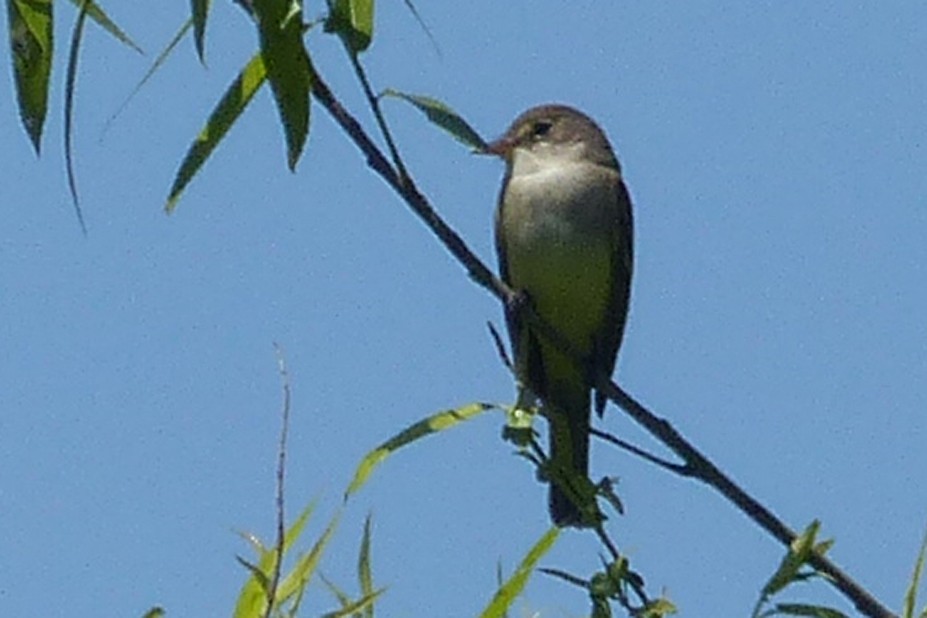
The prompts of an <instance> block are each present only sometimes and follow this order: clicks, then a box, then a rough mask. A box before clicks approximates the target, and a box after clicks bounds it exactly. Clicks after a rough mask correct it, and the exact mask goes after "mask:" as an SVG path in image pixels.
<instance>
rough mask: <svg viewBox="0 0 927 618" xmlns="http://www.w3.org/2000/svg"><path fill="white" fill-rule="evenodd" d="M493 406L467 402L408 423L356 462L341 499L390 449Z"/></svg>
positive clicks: (356, 487) (354, 490)
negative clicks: (404, 427)
mask: <svg viewBox="0 0 927 618" xmlns="http://www.w3.org/2000/svg"><path fill="white" fill-rule="evenodd" d="M493 408H495V406H494V405H492V404H488V403H471V404H469V405H466V406H463V407H460V408H457V409H456V410H445V411H443V412H439V413H437V414H434V415H432V416H429V417H428V418H426V419H424V420H421V421H419V422H417V423H415V424H413V425H410V426H409V427H407V428H406V429H404V430H402V431H401V432H399V433H398V434H396V435H395V436H393V437H392V438H390V439H389V440H387V441H386V442H384V443H383V444H381V445H380V446H378V447H377V448H375V449H373V450H372V451H370V452H369V453H367V454H366V455H365V456H364V458H363V459H362V460H361V463H360V465H358V466H357V470H356V471H355V472H354V478H353V479H351V484H350V485H348V489H347V490H346V491H345V492H344V499H345V500H347V499H348V498H350V497H351V495H352V494H354V493H355V492H357V490H359V489H360V488H361V487H363V486H364V484H365V483H366V482H367V479H368V478H369V477H370V475H371V473H373V470H374V469H375V468H376V467H377V466H378V465H380V463H382V462H383V460H384V459H386V458H387V457H389V456H390V454H392V453H393V452H395V451H398V450H399V449H400V448H402V447H404V446H406V445H407V444H411V443H412V442H415V441H416V440H418V439H420V438H424V437H425V436H430V435H432V434H435V433H437V432H439V431H444V430H445V429H449V428H451V427H453V426H455V425H457V424H458V423H461V422H463V421H468V420H470V419H471V418H473V417H474V416H477V415H478V414H482V413H483V412H486V411H487V410H492V409H493Z"/></svg>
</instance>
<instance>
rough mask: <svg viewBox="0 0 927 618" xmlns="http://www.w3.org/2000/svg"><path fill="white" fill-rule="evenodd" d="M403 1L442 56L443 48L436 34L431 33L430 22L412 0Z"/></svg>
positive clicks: (437, 52)
mask: <svg viewBox="0 0 927 618" xmlns="http://www.w3.org/2000/svg"><path fill="white" fill-rule="evenodd" d="M402 2H403V4H405V5H406V8H407V9H409V12H410V13H412V17H414V18H415V21H416V22H418V25H419V27H420V28H421V29H422V31H423V32H424V33H425V36H427V37H428V40H429V41H431V45H432V46H433V47H434V48H435V53H436V54H438V56H439V57H440V56H441V48H440V47H439V46H438V41H436V40H435V37H434V35H433V34H432V33H431V28H429V27H428V24H426V23H425V20H424V19H422V16H421V15H419V12H418V9H417V8H416V7H415V5H414V4H412V0H402Z"/></svg>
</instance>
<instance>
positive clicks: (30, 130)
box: [6, 0, 54, 155]
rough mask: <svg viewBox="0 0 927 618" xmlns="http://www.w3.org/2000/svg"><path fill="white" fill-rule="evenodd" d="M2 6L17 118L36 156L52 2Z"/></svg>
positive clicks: (15, 1)
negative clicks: (9, 53)
mask: <svg viewBox="0 0 927 618" xmlns="http://www.w3.org/2000/svg"><path fill="white" fill-rule="evenodd" d="M6 7H7V15H8V19H7V22H8V25H9V28H10V50H11V52H12V55H13V74H14V80H15V82H16V96H17V99H18V100H19V117H20V119H22V123H23V127H24V128H25V129H26V133H27V134H28V135H29V139H30V140H31V141H32V147H33V148H34V149H35V154H36V155H38V154H39V153H40V151H41V149H42V128H43V127H44V126H45V115H46V113H47V111H48V80H49V76H50V75H51V65H52V52H53V47H54V31H53V28H52V3H51V0H7V5H6Z"/></svg>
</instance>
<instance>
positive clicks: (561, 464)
mask: <svg viewBox="0 0 927 618" xmlns="http://www.w3.org/2000/svg"><path fill="white" fill-rule="evenodd" d="M551 386H555V388H552V389H550V390H551V392H550V393H549V397H548V403H547V407H548V418H549V429H550V466H551V473H550V497H549V502H548V504H549V507H550V517H551V519H552V520H553V522H554V524H556V525H557V526H560V527H564V526H577V527H579V526H583V525H584V518H583V516H582V513H581V511H580V508H579V507H578V506H577V504H576V500H577V498H580V497H581V496H582V494H583V491H582V490H583V486H582V485H580V484H579V483H577V482H576V479H575V477H577V476H578V477H580V478H583V479H585V478H587V477H588V475H589V414H590V407H591V400H590V395H589V387H588V386H587V385H586V384H585V383H584V382H582V381H579V380H577V381H570V383H569V384H558V385H551Z"/></svg>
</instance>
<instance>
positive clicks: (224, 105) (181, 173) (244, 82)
mask: <svg viewBox="0 0 927 618" xmlns="http://www.w3.org/2000/svg"><path fill="white" fill-rule="evenodd" d="M266 78H267V73H266V71H265V69H264V59H263V57H262V56H261V54H260V53H258V54H256V55H255V56H254V57H252V58H251V60H249V61H248V64H247V65H245V68H243V69H242V70H241V73H239V74H238V77H236V78H235V81H234V82H232V85H231V86H229V88H228V90H226V91H225V94H224V95H222V99H221V100H220V101H219V104H218V105H216V107H215V109H213V111H212V113H211V114H210V115H209V120H207V121H206V126H205V127H203V130H202V131H200V134H199V135H198V136H197V138H196V140H194V142H193V144H192V145H191V146H190V149H189V150H188V151H187V155H186V156H185V157H184V160H183V163H181V164H180V169H179V170H178V171H177V176H176V177H175V178H174V184H173V186H171V191H170V194H169V195H168V197H167V204H166V205H165V207H164V210H166V211H167V212H168V213H171V212H173V210H174V208H175V207H176V206H177V200H178V199H180V194H181V193H182V192H183V190H184V189H185V188H186V186H187V185H188V184H190V181H191V180H193V177H194V176H195V175H196V173H197V172H198V171H199V169H200V168H201V167H202V166H203V163H205V162H206V159H208V158H209V156H210V155H211V154H212V151H213V150H215V149H216V146H218V145H219V142H220V141H222V138H223V137H225V134H226V133H228V131H229V129H230V128H232V125H233V124H234V123H235V121H236V120H238V117H239V116H241V113H242V112H243V111H244V110H245V108H246V107H247V106H248V103H250V102H251V99H252V98H254V94H255V93H256V92H257V91H258V89H259V88H260V87H261V86H262V85H263V84H264V81H265V80H266Z"/></svg>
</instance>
